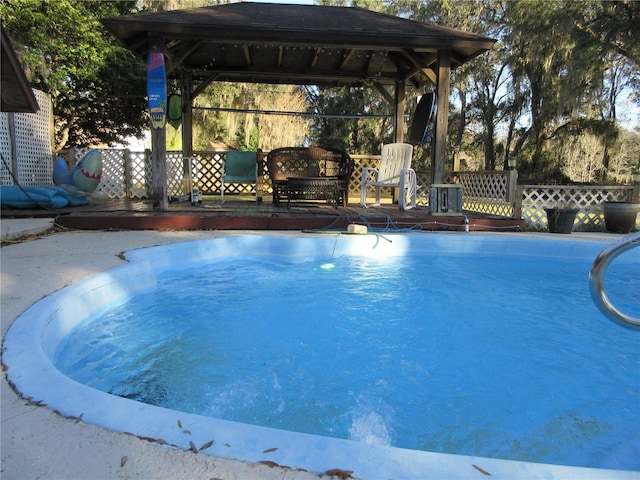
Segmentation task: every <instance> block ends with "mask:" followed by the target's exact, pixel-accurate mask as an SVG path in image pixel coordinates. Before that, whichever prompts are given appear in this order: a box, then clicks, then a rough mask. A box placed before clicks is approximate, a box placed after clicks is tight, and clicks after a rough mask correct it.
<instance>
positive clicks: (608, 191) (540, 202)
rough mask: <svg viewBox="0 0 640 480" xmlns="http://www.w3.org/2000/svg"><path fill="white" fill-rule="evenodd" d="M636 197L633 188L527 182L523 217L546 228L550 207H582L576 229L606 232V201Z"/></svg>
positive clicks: (528, 223) (627, 199)
mask: <svg viewBox="0 0 640 480" xmlns="http://www.w3.org/2000/svg"><path fill="white" fill-rule="evenodd" d="M633 196H634V188H633V187H618V186H592V185H574V186H561V185H523V186H522V218H523V219H524V220H525V222H526V223H527V226H528V227H529V228H532V229H535V230H546V229H547V214H546V211H545V209H546V208H552V207H558V206H564V207H571V208H579V209H580V212H579V213H578V215H577V218H576V224H575V226H574V227H573V229H574V231H592V232H593V231H604V230H605V226H604V216H603V212H602V203H603V202H630V201H634V199H633ZM635 201H637V199H635Z"/></svg>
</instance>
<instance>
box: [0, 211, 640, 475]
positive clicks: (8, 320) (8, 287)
mask: <svg viewBox="0 0 640 480" xmlns="http://www.w3.org/2000/svg"><path fill="white" fill-rule="evenodd" d="M7 222H10V223H8V224H7ZM14 222H24V220H3V221H2V227H3V229H2V231H3V240H8V239H5V237H4V232H5V227H6V228H7V229H8V230H9V231H11V232H12V235H13V237H12V239H11V240H13V241H15V240H18V239H20V238H21V236H20V234H19V232H20V231H21V227H20V224H19V223H14ZM25 225H26V224H25ZM45 227H46V226H45ZM32 228H33V224H29V231H28V232H27V235H34V234H35V233H36V232H33V230H32ZM47 228H48V227H47ZM45 231H46V228H45ZM37 233H41V232H37ZM239 233H241V232H234V233H233V235H236V234H239ZM245 233H246V232H245ZM261 234H265V233H264V232H261ZM271 234H283V233H282V232H274V233H271ZM284 234H286V233H284ZM295 234H296V233H294V232H292V233H289V235H295ZM224 235H227V234H225V233H223V232H210V231H172V232H158V231H135V232H128V231H127V232H97V233H93V232H65V233H55V234H52V235H45V236H42V237H39V238H37V239H28V240H27V241H24V242H20V243H15V244H6V245H5V246H3V248H2V249H1V250H0V261H1V263H0V266H1V267H0V268H1V276H0V279H1V285H2V289H1V308H2V337H3V338H4V336H5V334H6V332H7V330H8V328H9V327H10V325H11V324H12V323H13V322H14V321H15V319H16V318H18V316H19V315H20V314H22V313H23V312H24V311H25V310H26V309H27V308H28V307H30V306H31V305H32V304H33V303H35V302H37V301H38V300H40V299H41V298H43V297H45V296H47V295H49V294H50V293H53V292H54V291H57V290H59V289H60V288H62V287H64V286H66V285H69V284H71V283H73V282H76V281H78V280H81V279H83V278H87V277H89V276H92V275H95V274H97V273H99V272H101V271H104V270H108V269H110V268H114V267H116V266H119V265H122V264H123V263H124V260H122V258H121V256H120V254H121V253H122V252H123V251H126V250H132V249H136V248H142V247H148V246H155V245H165V244H171V243H176V242H183V241H191V240H200V239H206V238H211V237H217V236H224ZM510 235H517V236H522V235H528V234H510ZM535 235H538V236H540V235H546V234H535ZM559 237H562V238H566V239H567V240H577V239H578V238H585V239H593V240H601V241H615V240H618V239H620V238H622V236H621V235H613V234H581V233H574V234H572V235H566V236H558V235H553V238H554V239H558V238H559ZM35 400H37V399H35ZM1 401H2V412H1V419H2V423H1V426H2V437H1V440H2V444H1V446H2V465H1V467H0V475H1V476H2V478H3V479H5V478H6V479H26V478H30V479H35V478H48V479H56V478H59V479H76V478H78V479H80V478H82V479H111V478H150V479H151V478H153V479H160V478H171V479H177V478H219V479H225V480H226V479H236V478H240V479H253V478H256V479H257V478H259V479H266V480H269V479H300V480H305V479H311V478H318V474H317V473H311V472H299V471H292V470H286V469H280V468H271V467H268V466H266V465H261V464H253V463H246V462H240V461H234V460H228V459H225V458H220V457H212V456H208V455H205V454H202V453H198V454H194V453H192V452H190V451H181V450H176V449H168V448H162V447H159V446H158V445H157V444H154V443H150V442H148V441H145V440H141V439H138V438H136V437H132V436H129V435H123V434H118V433H114V432H110V431H107V430H105V429H103V428H100V427H96V426H93V425H88V424H85V423H83V422H82V421H76V420H73V419H65V418H63V417H61V416H59V415H57V414H56V413H54V412H53V411H52V410H50V409H47V408H41V407H39V406H38V405H36V404H34V403H33V402H29V401H28V400H25V399H23V398H20V396H18V395H17V394H16V392H15V391H14V390H13V389H12V388H11V386H10V385H9V384H8V383H7V381H6V377H5V376H4V375H3V380H2V387H1ZM347 467H348V466H344V465H343V466H341V465H336V468H347ZM474 474H476V476H477V478H484V474H482V473H481V472H470V475H469V477H468V478H472V477H473V475H474ZM635 478H640V473H638V475H637V476H636V477H635Z"/></svg>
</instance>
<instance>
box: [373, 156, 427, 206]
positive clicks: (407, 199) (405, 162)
mask: <svg viewBox="0 0 640 480" xmlns="http://www.w3.org/2000/svg"><path fill="white" fill-rule="evenodd" d="M412 156H413V145H409V144H408V143H389V144H386V145H383V146H382V154H381V156H380V167H379V168H368V167H365V168H363V169H362V190H361V192H360V204H361V205H362V206H363V207H377V206H380V189H381V188H383V187H389V188H399V189H400V198H399V199H398V206H399V207H400V209H402V210H408V209H410V208H414V207H415V206H416V193H417V192H416V190H417V181H416V172H415V171H414V170H413V169H412V168H411V158H412ZM369 187H374V188H375V190H376V202H375V203H373V204H371V205H367V188H369Z"/></svg>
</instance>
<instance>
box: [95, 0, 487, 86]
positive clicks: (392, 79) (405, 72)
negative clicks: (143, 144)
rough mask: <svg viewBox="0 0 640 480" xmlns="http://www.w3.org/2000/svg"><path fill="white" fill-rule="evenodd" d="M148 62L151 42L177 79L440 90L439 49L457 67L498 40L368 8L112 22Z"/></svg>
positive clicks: (243, 9)
mask: <svg viewBox="0 0 640 480" xmlns="http://www.w3.org/2000/svg"><path fill="white" fill-rule="evenodd" d="M103 22H104V24H105V26H106V27H107V28H108V29H109V30H110V31H112V32H113V33H114V34H115V35H116V37H118V38H119V39H120V40H122V41H123V42H124V43H125V44H126V45H127V46H128V47H129V48H130V49H131V50H132V51H133V52H134V53H135V54H136V55H138V56H140V57H141V58H145V57H146V55H147V53H148V49H149V38H150V36H158V37H160V38H162V41H163V42H164V49H165V53H166V55H167V57H168V60H169V62H168V66H169V71H168V75H169V77H172V76H173V77H178V76H179V72H180V70H186V71H190V72H191V74H192V75H193V76H194V79H195V80H198V79H201V80H204V79H208V78H211V76H212V75H213V76H215V79H216V80H218V81H239V82H256V83H293V84H317V85H345V84H349V85H364V84H371V83H377V84H379V85H391V84H395V83H396V82H397V81H398V80H401V81H405V82H406V83H407V84H413V85H414V86H416V87H418V86H422V85H425V84H427V83H433V81H434V78H435V64H436V61H437V54H436V52H437V51H438V50H443V49H446V50H450V51H451V58H452V65H451V66H452V68H456V67H458V66H460V65H462V64H463V63H465V62H467V61H469V60H470V59H472V58H474V57H476V56H477V55H480V54H481V53H483V52H485V51H486V50H488V49H490V48H491V47H492V45H493V43H494V40H492V39H490V38H487V37H484V36H481V35H477V34H473V33H468V32H463V31H460V30H456V29H452V28H447V27H441V26H438V25H433V24H427V23H422V22H416V21H413V20H408V19H404V18H399V17H394V16H391V15H386V14H382V13H377V12H372V11H369V10H365V9H362V8H359V7H333V6H323V5H294V4H265V3H251V2H243V3H232V4H226V5H217V6H211V7H202V8H194V9H185V10H172V11H168V12H160V13H149V14H137V15H127V16H122V17H116V18H110V19H105V20H104V21H103Z"/></svg>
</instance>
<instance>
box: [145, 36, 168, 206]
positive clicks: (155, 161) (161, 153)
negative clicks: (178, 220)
mask: <svg viewBox="0 0 640 480" xmlns="http://www.w3.org/2000/svg"><path fill="white" fill-rule="evenodd" d="M153 45H158V46H160V48H161V49H163V48H164V42H163V41H162V38H161V37H159V36H150V37H149V50H151V47H152V46H153ZM166 156H167V132H166V123H165V124H164V125H163V126H162V128H153V126H151V186H152V187H153V209H154V210H158V211H165V210H167V209H168V207H169V199H168V197H167V159H166Z"/></svg>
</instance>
